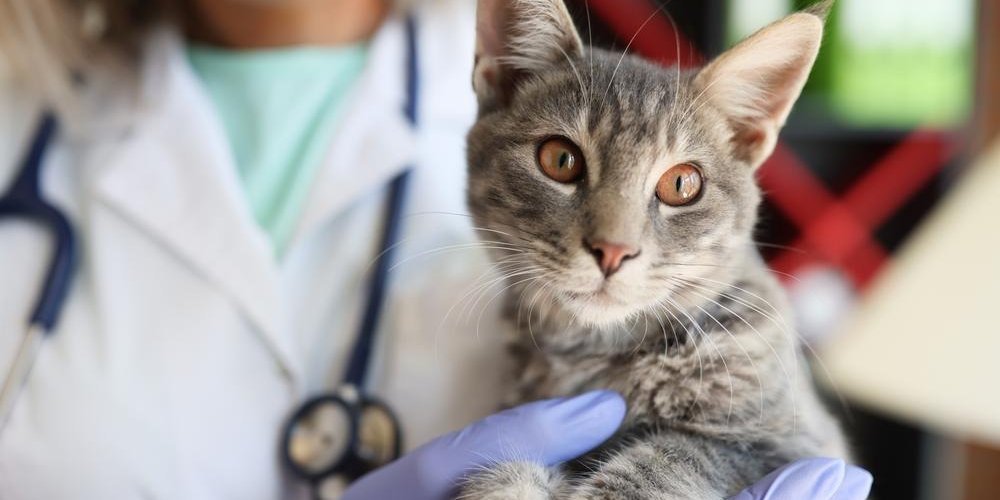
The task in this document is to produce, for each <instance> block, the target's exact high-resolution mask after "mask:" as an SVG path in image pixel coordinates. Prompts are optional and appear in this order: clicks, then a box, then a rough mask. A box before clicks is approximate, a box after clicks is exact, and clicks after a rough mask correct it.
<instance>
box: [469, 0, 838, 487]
mask: <svg viewBox="0 0 1000 500" xmlns="http://www.w3.org/2000/svg"><path fill="white" fill-rule="evenodd" d="M825 12H826V8H825V7H823V8H819V9H813V10H811V11H806V12H801V13H797V14H793V15H791V16H788V17H786V18H784V19H782V20H780V21H778V22H776V23H774V24H772V25H770V26H768V27H766V28H764V29H763V30H761V31H759V32H758V33H756V34H754V35H753V36H751V37H749V38H748V39H747V40H745V41H743V42H742V43H740V44H739V45H737V46H736V47H734V48H733V49H731V50H729V51H728V52H726V53H725V54H723V55H722V56H721V57H719V58H718V59H716V60H715V61H713V62H712V63H711V64H709V65H708V66H707V67H705V68H702V69H700V70H697V71H682V70H680V69H678V68H662V67H659V66H656V65H654V64H651V63H648V62H645V61H643V60H640V59H638V58H635V57H631V56H621V55H620V54H617V53H611V52H606V51H603V50H598V49H594V48H588V47H585V46H584V44H583V43H582V42H581V40H580V37H579V35H578V33H577V31H576V29H575V28H574V26H573V23H572V20H571V19H570V16H569V14H568V12H567V10H566V7H565V5H563V3H562V1H561V0H516V1H510V0H480V2H479V16H478V17H479V18H478V43H477V54H476V64H475V72H474V76H473V80H474V86H475V90H476V93H477V95H478V99H479V107H480V111H479V119H478V121H477V123H476V124H475V126H474V127H473V129H472V130H471V132H470V134H469V137H468V160H469V176H470V179H469V181H470V186H469V204H470V208H471V211H472V213H473V216H474V218H475V221H476V223H477V225H478V226H480V227H481V228H485V229H483V231H484V232H483V233H482V234H483V236H484V239H489V240H491V241H495V242H498V243H493V244H492V246H494V247H498V246H499V247H504V248H506V250H498V251H496V252H495V254H494V258H495V259H496V262H497V267H498V269H500V270H501V271H504V272H506V273H507V274H508V275H509V278H508V285H510V288H509V291H508V296H507V299H508V300H507V304H508V305H507V307H508V310H509V314H510V318H511V319H512V320H513V321H515V322H516V324H517V326H518V331H519V334H518V337H517V338H516V339H514V342H513V349H512V350H513V352H514V354H515V356H516V357H517V362H518V367H517V368H518V370H517V383H516V387H515V390H514V394H513V395H512V397H511V398H510V403H511V404H514V403H519V402H525V401H530V400H536V399H541V398H550V397H557V396H567V395H573V394H577V393H580V392H583V391H586V390H589V389H596V388H607V389H613V390H616V391H618V392H620V393H621V394H622V395H624V397H625V399H626V401H627V403H628V415H627V417H626V422H625V424H624V425H623V427H622V429H621V430H620V432H619V434H618V435H616V437H614V438H612V439H611V440H610V441H609V442H608V443H606V444H605V445H604V446H603V447H602V448H601V449H600V450H598V451H597V452H594V453H591V454H590V455H589V456H588V457H586V458H585V459H583V460H581V461H578V462H576V463H574V464H570V465H568V466H565V467H563V468H560V469H547V468H544V467H541V466H539V465H535V464H532V463H530V462H527V461H526V462H514V463H508V464H498V465H496V466H495V467H493V468H491V469H488V470H486V471H484V472H482V473H479V474H477V475H475V476H473V477H472V478H471V479H470V480H468V481H467V483H466V484H465V485H464V487H463V489H462V492H461V496H462V497H463V498H470V499H504V500H506V499H564V498H567V499H598V498H600V499H647V498H657V499H664V498H669V499H675V498H676V499H681V498H683V499H690V498H716V499H717V498H723V497H725V496H727V495H730V494H733V493H735V492H736V491H738V490H740V489H741V488H743V487H745V486H747V485H748V484H750V483H752V482H754V481H755V480H757V479H759V478H761V477H762V476H764V475H765V474H766V473H768V472H770V471H771V470H773V469H775V468H776V467H778V466H780V465H783V464H785V463H788V462H790V461H793V460H796V459H798V458H802V457H807V456H837V457H844V456H846V451H845V445H844V441H843V438H842V436H841V433H840V430H839V428H838V426H837V424H836V422H835V421H834V420H833V418H832V417H831V416H830V415H829V414H828V413H827V412H826V411H825V409H824V408H823V407H822V406H821V404H820V402H819V401H818V399H817V397H816V394H815V393H814V390H813V387H812V384H811V380H810V376H809V373H808V368H807V366H806V364H805V361H804V360H803V357H802V355H801V353H800V345H799V342H798V340H797V337H796V335H795V334H794V333H793V332H792V331H791V329H790V328H789V325H788V323H787V322H786V321H787V319H786V318H787V317H788V315H787V314H786V313H787V310H788V306H787V304H786V301H785V298H784V297H783V296H782V292H781V290H780V287H779V285H778V284H777V283H776V282H775V280H774V279H773V278H772V276H771V274H770V273H769V272H768V270H767V269H766V268H765V265H764V263H763V262H762V260H761V258H760V256H759V255H758V253H757V252H756V250H755V247H754V245H753V243H752V240H751V233H752V231H753V229H754V224H755V222H756V218H757V217H756V214H757V208H758V204H759V202H760V197H761V195H760V191H759V189H758V188H757V186H756V184H755V182H754V172H755V170H756V169H757V167H759V166H760V165H761V163H762V162H763V161H764V160H765V159H766V158H767V157H768V156H769V155H770V154H771V152H772V150H773V148H774V146H775V142H776V138H777V135H778V131H779V129H780V128H781V126H782V125H783V123H784V121H785V119H786V117H787V116H788V113H789V110H790V109H791V107H792V104H793V103H794V101H795V100H796V99H797V97H798V95H799V93H800V91H801V90H802V86H803V85H804V83H805V80H806V77H807V75H808V73H809V70H810V69H811V67H812V64H813V62H814V60H815V58H816V53H817V51H818V48H819V44H820V39H821V37H822V31H823V17H824V16H825Z"/></svg>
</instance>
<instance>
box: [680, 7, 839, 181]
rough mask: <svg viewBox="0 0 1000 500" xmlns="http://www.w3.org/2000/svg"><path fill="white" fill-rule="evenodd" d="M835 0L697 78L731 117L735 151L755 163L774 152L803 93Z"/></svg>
mask: <svg viewBox="0 0 1000 500" xmlns="http://www.w3.org/2000/svg"><path fill="white" fill-rule="evenodd" d="M829 5H830V2H822V3H821V5H820V6H819V7H816V8H814V9H810V10H807V11H804V12H798V13H795V14H792V15H790V16H788V17H785V18H784V19H781V20H780V21H777V22H775V23H773V24H771V25H770V26H767V27H765V28H763V29H761V30H760V31H758V32H757V33H755V34H753V35H751V36H750V37H749V38H747V39H745V40H743V41H742V42H740V43H739V44H737V45H736V46H735V47H733V48H732V49H729V50H728V51H726V52H725V53H724V54H722V55H721V56H719V57H718V58H717V59H715V60H714V61H713V62H712V63H711V64H709V65H708V66H707V67H705V68H704V69H702V70H701V72H700V73H699V74H698V75H697V76H696V77H695V87H696V89H697V92H701V93H703V94H704V97H703V98H704V99H708V100H710V101H711V102H712V103H713V104H714V105H715V107H716V108H717V109H719V110H721V111H722V113H723V114H724V115H725V116H726V118H727V119H728V121H729V123H730V125H731V126H732V129H733V138H732V142H733V146H734V151H735V152H736V155H737V156H738V157H739V158H740V159H741V160H743V161H745V162H747V163H749V164H750V165H751V166H752V167H753V168H757V167H759V166H760V164H761V163H763V162H764V160H766V159H767V157H768V156H770V155H771V153H772V152H773V151H774V146H775V143H776V142H777V137H778V131H779V130H781V127H782V126H783V125H784V124H785V120H786V119H787V118H788V114H789V112H791V110H792V105H793V104H795V100H796V99H798V97H799V94H800V93H801V92H802V87H803V86H804V85H805V83H806V79H807V78H808V76H809V71H810V70H811V69H812V66H813V63H814V62H815V61H816V55H817V53H818V52H819V46H820V41H821V40H822V38H823V22H824V20H825V17H826V13H827V12H828V10H829Z"/></svg>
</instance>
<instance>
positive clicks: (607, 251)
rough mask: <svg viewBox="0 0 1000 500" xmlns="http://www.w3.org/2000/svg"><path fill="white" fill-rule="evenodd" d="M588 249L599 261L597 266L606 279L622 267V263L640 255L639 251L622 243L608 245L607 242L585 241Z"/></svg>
mask: <svg viewBox="0 0 1000 500" xmlns="http://www.w3.org/2000/svg"><path fill="white" fill-rule="evenodd" d="M584 245H586V247H587V249H588V250H590V253H591V254H593V255H594V258H595V259H597V265H598V266H599V267H600V268H601V271H602V272H603V273H604V276H605V277H611V275H612V274H615V273H616V272H618V269H620V268H621V267H622V263H623V262H625V261H626V260H628V259H631V258H633V257H635V256H636V255H639V251H638V250H636V249H634V248H632V247H630V246H628V245H622V244H620V243H608V242H606V241H593V242H591V241H584Z"/></svg>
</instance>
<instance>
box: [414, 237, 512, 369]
mask: <svg viewBox="0 0 1000 500" xmlns="http://www.w3.org/2000/svg"><path fill="white" fill-rule="evenodd" d="M508 259H524V257H523V256H521V255H512V256H509V257H506V258H504V259H501V260H500V261H498V262H497V263H496V264H494V265H492V266H490V268H489V269H487V270H486V271H485V272H483V273H482V274H480V275H479V276H478V277H477V278H476V279H475V280H474V281H473V282H472V283H471V284H470V285H469V286H468V287H466V289H465V290H464V293H463V295H462V297H461V298H460V299H459V300H457V301H455V303H454V304H452V305H451V306H450V307H449V308H448V310H447V311H446V312H445V314H444V317H443V318H441V322H440V323H439V324H438V328H437V331H436V332H435V333H434V355H435V359H440V358H439V356H440V349H439V344H440V333H441V332H443V331H444V326H445V325H446V324H447V322H448V319H449V318H450V317H451V315H452V313H453V312H454V311H455V308H456V307H458V306H459V305H461V304H463V303H465V302H466V301H467V300H470V298H471V297H472V296H473V294H474V293H476V292H477V291H478V289H479V287H481V286H483V285H482V284H479V282H480V281H482V280H483V279H484V278H486V277H488V276H490V275H492V274H494V273H497V272H499V273H500V274H501V275H506V274H509V273H511V271H514V270H516V269H518V268H519V267H520V264H519V263H517V262H504V261H506V260H508ZM511 265H513V266H515V267H514V268H513V269H512V270H510V271H507V270H500V269H499V268H503V269H506V268H507V267H509V266H511ZM460 316H461V315H460Z"/></svg>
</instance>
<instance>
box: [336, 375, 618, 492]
mask: <svg viewBox="0 0 1000 500" xmlns="http://www.w3.org/2000/svg"><path fill="white" fill-rule="evenodd" d="M623 418H625V401H624V400H623V399H622V398H621V396H619V395H618V394H617V393H614V392H610V391H594V392H588V393H586V394H582V395H580V396H576V397H573V398H561V399H550V400H546V401H539V402H536V403H530V404H526V405H523V406H519V407H517V408H513V409H510V410H507V411H504V412H501V413H497V414H495V415H491V416H489V417H486V418H484V419H483V420H480V421H478V422H476V423H474V424H472V425H470V426H468V427H466V428H464V429H462V430H460V431H458V432H453V433H451V434H447V435H445V436H442V437H440V438H437V439H435V440H434V441H431V442H430V443H427V444H426V445H424V446H421V447H420V448H418V449H417V450H415V451H413V452H412V453H410V454H408V455H406V456H404V457H403V458H400V459H399V460H397V461H395V462H393V463H391V464H389V465H387V466H385V467H383V468H381V469H379V470H376V471H375V472H372V473H370V474H368V475H367V476H365V477H363V478H361V479H360V480H358V481H357V482H356V483H354V484H353V485H351V487H350V488H348V490H347V491H346V492H345V493H344V496H343V500H390V499H396V498H405V499H408V500H409V499H412V500H443V499H446V498H450V497H451V496H452V495H453V494H454V489H455V486H456V485H457V484H458V481H459V480H460V479H462V478H463V477H464V476H465V475H466V474H468V473H469V472H470V471H474V470H476V469H477V468H480V467H482V466H484V465H489V464H492V463H496V462H498V461H504V460H512V459H514V460H517V459H520V460H534V461H537V462H539V463H541V464H544V465H555V464H558V463H560V462H564V461H566V460H570V459H572V458H576V457H578V456H580V455H582V454H584V453H586V452H588V451H590V450H591V449H593V448H595V447H597V446H598V445H599V444H601V443H603V442H604V441H605V440H607V439H608V438H609V437H611V435H612V434H614V433H615V431H616V430H618V426H619V425H621V422H622V419H623Z"/></svg>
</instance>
